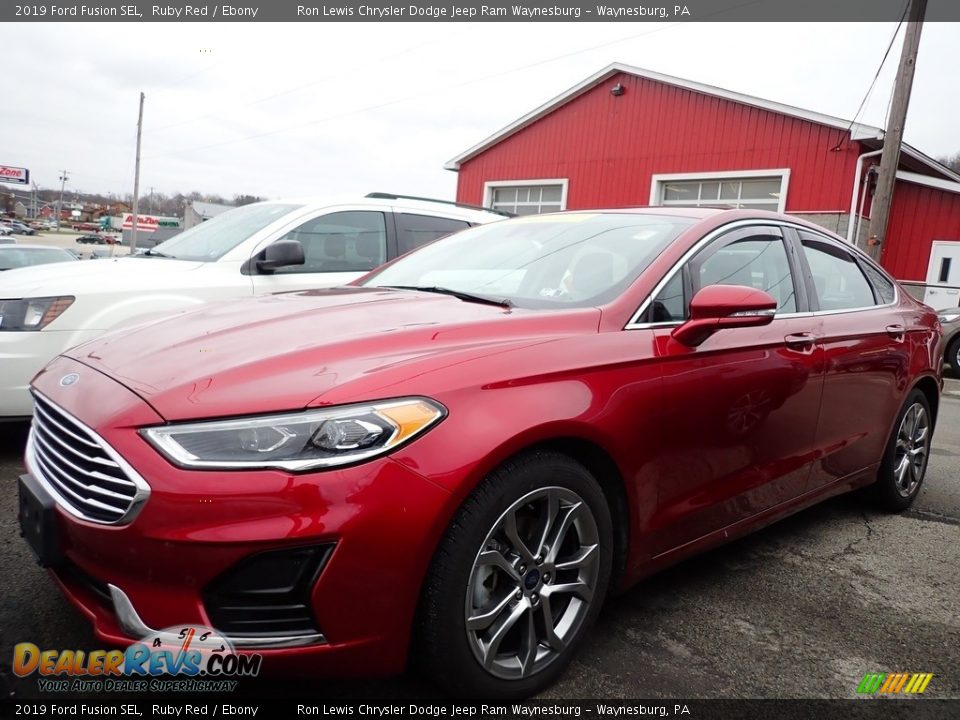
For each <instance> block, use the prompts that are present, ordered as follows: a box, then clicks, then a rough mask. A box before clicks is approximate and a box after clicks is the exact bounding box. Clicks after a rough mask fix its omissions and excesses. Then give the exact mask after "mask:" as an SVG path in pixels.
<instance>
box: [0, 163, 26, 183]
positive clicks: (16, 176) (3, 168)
mask: <svg viewBox="0 0 960 720" xmlns="http://www.w3.org/2000/svg"><path fill="white" fill-rule="evenodd" d="M0 182H3V183H17V184H18V185H26V184H27V183H29V182H30V171H29V170H27V168H22V167H13V166H12V165H0Z"/></svg>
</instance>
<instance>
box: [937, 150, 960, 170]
mask: <svg viewBox="0 0 960 720" xmlns="http://www.w3.org/2000/svg"><path fill="white" fill-rule="evenodd" d="M937 161H938V162H939V163H940V164H941V165H946V166H947V167H948V168H950V169H951V170H953V171H954V172H957V173H960V152H958V153H954V154H953V155H945V156H944V157H942V158H937Z"/></svg>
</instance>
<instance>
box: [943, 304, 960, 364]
mask: <svg viewBox="0 0 960 720" xmlns="http://www.w3.org/2000/svg"><path fill="white" fill-rule="evenodd" d="M940 322H942V323H943V347H944V348H945V350H944V359H945V360H946V362H947V363H948V364H949V365H950V366H951V367H952V368H953V372H955V373H960V308H957V309H956V310H941V311H940Z"/></svg>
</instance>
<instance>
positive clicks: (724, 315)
mask: <svg viewBox="0 0 960 720" xmlns="http://www.w3.org/2000/svg"><path fill="white" fill-rule="evenodd" d="M776 312H777V301H776V300H774V299H773V298H772V297H771V296H770V295H769V294H768V293H765V292H764V291H763V290H757V289H756V288H751V287H747V286H745V285H709V286H707V287H705V288H703V290H701V291H700V292H698V293H697V294H696V295H694V296H693V300H691V301H690V319H689V320H687V321H686V322H685V323H684V324H683V325H681V326H680V327H678V328H676V329H675V330H674V331H673V332H672V333H671V336H672V337H673V339H674V340H676V341H677V342H680V343H683V344H684V345H686V346H688V347H697V346H698V345H700V344H702V343H703V342H704V341H705V340H706V339H707V338H708V337H710V336H711V335H713V334H714V333H715V332H717V331H718V330H726V329H728V328H738V327H759V326H761V325H769V324H770V323H771V322H773V317H774V315H776Z"/></svg>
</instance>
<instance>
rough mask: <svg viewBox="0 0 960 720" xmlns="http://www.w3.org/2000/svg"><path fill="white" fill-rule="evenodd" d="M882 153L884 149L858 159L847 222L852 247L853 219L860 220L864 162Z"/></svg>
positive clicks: (848, 237) (873, 151) (868, 153)
mask: <svg viewBox="0 0 960 720" xmlns="http://www.w3.org/2000/svg"><path fill="white" fill-rule="evenodd" d="M881 153H883V148H880V149H879V150H871V151H870V152H865V153H864V154H863V155H861V156H860V157H858V158H857V169H856V170H855V171H854V176H853V193H852V194H851V195H850V219H849V220H848V221H847V243H848V244H850V245H852V244H853V218H854V217H857V218H859V216H858V215H857V195H859V194H860V178H861V177H862V176H863V161H864V160H866V159H867V158H868V157H875V156H876V155H880V154H881Z"/></svg>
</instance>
